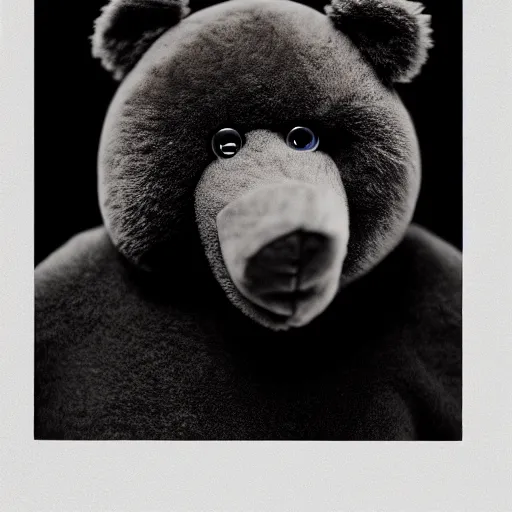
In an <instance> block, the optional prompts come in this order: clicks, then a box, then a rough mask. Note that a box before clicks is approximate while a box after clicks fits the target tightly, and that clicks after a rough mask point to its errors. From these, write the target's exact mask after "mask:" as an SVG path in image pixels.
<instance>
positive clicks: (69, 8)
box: [35, 0, 462, 264]
mask: <svg viewBox="0 0 512 512" xmlns="http://www.w3.org/2000/svg"><path fill="white" fill-rule="evenodd" d="M315 1H316V0H311V1H309V2H308V0H303V1H302V3H310V4H313V3H314V2H315ZM105 3H106V0H87V1H70V0H36V3H35V67H36V69H35V263H36V264H37V263H39V262H40V261H41V260H43V259H44V258H45V257H46V256H47V255H48V254H49V253H51V252H52V251H54V250H55V249H57V248H58V247H59V246H60V245H61V244H62V243H64V242H65V241H66V240H68V239H69V238H70V237H71V236H73V235H74V234H76V233H78V232H80V231H82V230H85V229H88V228H91V227H94V226H97V225H99V224H101V222H102V220H101V216H100V213H99V208H98V201H97V192H96V183H97V182H96V154H97V148H98V142H99V137H100V132H101V128H102V124H103V119H104V117H105V114H106V110H107V107H108V105H109V102H110V100H111V98H112V96H113V94H114V92H115V90H116V87H117V84H116V83H115V82H114V81H113V80H112V79H111V78H110V76H109V74H108V73H107V72H106V71H104V70H103V69H102V68H101V66H100V64H99V62H98V61H97V60H94V59H93V58H92V57H91V51H90V41H89V36H90V35H91V33H92V28H93V22H94V20H95V19H96V18H97V17H98V15H99V13H100V8H101V7H102V6H103V5H104V4H105ZM208 3H215V2H212V1H208V0H196V1H194V0H191V2H190V4H191V7H192V8H193V9H197V8H198V7H200V6H202V5H203V4H208ZM324 3H326V2H325V1H324V2H321V4H324ZM423 4H424V5H425V6H426V8H427V9H426V11H427V12H428V13H430V14H432V18H433V19H432V26H433V29H434V40H435V47H434V49H433V50H431V52H430V59H429V61H428V63H427V65H426V66H425V67H424V68H423V72H422V74H421V75H420V76H419V77H418V78H416V80H415V81H414V82H413V83H412V84H407V85H401V86H399V87H398V90H399V93H400V95H401V96H402V98H403V100H404V103H405V105H406V106H407V108H408V109H409V111H410V112H411V115H412V117H413V120H414V122H415V125H416V130H417V133H418V138H419V140H420V145H421V151H422V160H423V184H422V191H421V194H420V199H419V202H418V206H417V209H416V214H415V221H416V222H418V223H420V224H422V225H424V226H425V227H427V228H429V229H430V230H432V231H433V232H435V233H437V234H438V235H440V236H441V237H443V238H445V239H446V240H448V241H450V242H451V243H453V244H454V245H456V246H457V247H459V248H461V244H462V228H461V225H462V0H450V1H442V0H424V1H423Z"/></svg>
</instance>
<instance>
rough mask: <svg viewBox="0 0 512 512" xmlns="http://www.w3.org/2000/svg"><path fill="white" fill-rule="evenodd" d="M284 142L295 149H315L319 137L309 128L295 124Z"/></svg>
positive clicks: (318, 142)
mask: <svg viewBox="0 0 512 512" xmlns="http://www.w3.org/2000/svg"><path fill="white" fill-rule="evenodd" d="M286 144H288V146H290V147H291V148H292V149H295V150H297V151H315V149H317V148H318V144H320V139H319V138H318V136H317V135H315V133H314V132H313V131H312V130H310V129H309V128H306V127H304V126H296V127H295V128H292V129H291V130H290V133H289V134H288V135H287V137H286Z"/></svg>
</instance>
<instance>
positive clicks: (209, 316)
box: [35, 227, 462, 440]
mask: <svg viewBox="0 0 512 512" xmlns="http://www.w3.org/2000/svg"><path fill="white" fill-rule="evenodd" d="M188 279H189V284H190V286H191V287H192V288H193V290H192V296H191V295H187V294H183V293H182V291H183V289H182V288H181V287H180V284H179V281H178V283H175V281H174V279H170V280H166V279H164V278H162V276H158V277H156V278H154V279H152V278H148V276H145V275H141V274H140V273H139V271H137V270H135V269H134V268H132V267H131V266H129V265H127V264H126V263H125V262H123V260H122V259H121V258H120V257H119V255H118V253H117V251H116V249H115V248H114V247H113V246H112V244H111V242H110V240H109V238H108V236H107V234H106V232H105V230H104V229H97V230H94V231H91V232H88V233H84V234H82V235H80V236H78V237H76V238H75V239H73V240H72V241H71V242H69V243H68V244H67V245H66V246H64V247H63V248H62V249H60V250H59V251H58V252H57V253H55V254H54V255H53V256H51V257H50V258H49V259H48V260H47V261H46V262H45V263H43V264H42V265H41V266H40V267H39V268H38V270H37V272H36V410H35V436H36V438H37V439H245V440H247V439H332V440H337V439H338V440H343V439H352V440H365V439H373V440H384V439H389V440H396V439H398V440H407V439H423V440H456V439H460V438H461V435H462V434H461V388H460V372H461V368H460V361H461V347H460V339H461V318H460V316H461V293H460V290H461V269H460V254H459V253H458V252H457V251H455V250H454V249H453V248H451V247H450V246H448V245H447V244H446V243H444V242H442V241H440V240H439V239H437V238H436V237H434V236H432V235H430V234H429V233H427V232H425V231H424V230H422V229H419V228H416V227H412V228H410V229H409V231H408V234H407V236H406V238H405V240H404V241H403V242H402V244H401V245H400V246H399V247H398V248H397V249H396V250H395V251H394V252H393V253H392V254H391V255H389V256H388V258H387V259H386V260H384V261H383V262H382V264H381V265H379V266H378V267H376V268H375V270H373V271H372V272H371V273H370V274H368V275H367V276H365V277H364V278H362V279H361V280H359V281H357V282H355V283H353V284H352V285H350V286H349V287H347V288H346V290H345V292H344V293H343V294H340V295H339V297H338V298H337V299H336V300H335V301H334V302H333V303H332V304H331V306H330V307H329V308H328V309H327V311H326V312H325V313H324V314H323V315H322V316H321V317H319V318H318V319H317V320H315V321H313V322H312V323H311V324H310V325H309V326H307V327H304V328H302V329H298V330H295V331H291V332H289V333H273V332H272V331H269V330H268V329H265V328H263V327H259V326H258V325H256V324H255V323H254V322H252V321H251V320H249V319H248V318H247V317H245V316H244V315H242V314H241V313H240V312H239V311H238V310H237V309H236V308H235V307H233V306H231V305H230V304H229V302H228V301H227V300H226V299H225V298H224V297H223V294H222V292H221V291H220V289H218V288H217V286H216V285H215V283H214V282H213V280H211V279H208V278H207V277H206V278H203V276H201V275H199V276H198V277H197V279H196V278H194V273H193V272H191V273H190V274H189V275H188Z"/></svg>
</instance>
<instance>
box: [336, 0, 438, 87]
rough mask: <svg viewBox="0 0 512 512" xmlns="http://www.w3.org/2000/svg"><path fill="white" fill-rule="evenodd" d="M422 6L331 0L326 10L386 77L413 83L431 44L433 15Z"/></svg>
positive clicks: (396, 0) (404, 1)
mask: <svg viewBox="0 0 512 512" xmlns="http://www.w3.org/2000/svg"><path fill="white" fill-rule="evenodd" d="M423 9H424V7H423V5H422V4H421V3H419V2H410V1H408V0H332V2H331V4H330V5H328V6H327V7H326V13H327V15H328V16H329V17H330V18H331V19H332V20H333V22H334V24H335V25H336V26H337V27H338V28H339V29H340V30H341V31H343V32H344V33H345V34H347V35H348V36H350V37H351V38H352V40H353V41H354V43H355V44H356V46H357V47H358V48H359V50H360V51H361V53H362V54H363V55H364V56H365V58H366V59H367V60H368V61H369V62H370V63H371V65H372V66H374V67H375V69H376V70H377V72H378V73H379V75H380V76H381V77H382V78H383V79H385V80H386V81H391V82H410V81H411V80H412V79H413V78H414V77H415V76H417V75H418V74H419V72H420V71H421V68H422V66H423V64H425V62H426V60H427V51H428V49H429V48H431V47H432V38H431V34H432V29H431V28H430V16H429V15H426V14H422V12H423Z"/></svg>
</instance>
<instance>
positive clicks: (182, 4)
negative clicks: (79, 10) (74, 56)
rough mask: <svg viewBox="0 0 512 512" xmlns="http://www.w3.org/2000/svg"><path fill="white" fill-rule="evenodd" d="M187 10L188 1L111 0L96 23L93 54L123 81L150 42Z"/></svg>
mask: <svg viewBox="0 0 512 512" xmlns="http://www.w3.org/2000/svg"><path fill="white" fill-rule="evenodd" d="M188 13H189V9H188V0H111V1H110V3H109V4H107V5H106V6H105V7H103V9H102V12H101V15H100V17H99V18H98V19H97V20H96V22H95V24H94V34H93V36H92V37H91V41H92V54H93V56H94V57H96V58H98V59H101V63H102V65H103V67H104V68H105V69H106V70H108V71H110V72H111V73H112V74H113V76H114V78H115V79H116V80H121V79H122V78H123V77H124V76H125V75H126V74H127V73H128V71H130V69H131V68H132V67H133V66H134V65H135V64H136V62H137V61H138V60H139V59H140V57H141V56H142V54H143V53H144V52H145V51H146V50H147V49H148V48H149V47H150V46H151V44H152V43H154V42H155V41H156V39H158V37H159V36H160V35H161V34H163V33H164V32H165V31H166V30H168V29H169V28H171V27H172V26H173V25H176V24H177V23H178V22H179V21H180V20H181V19H182V18H184V17H185V16H186V15H187V14H188Z"/></svg>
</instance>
